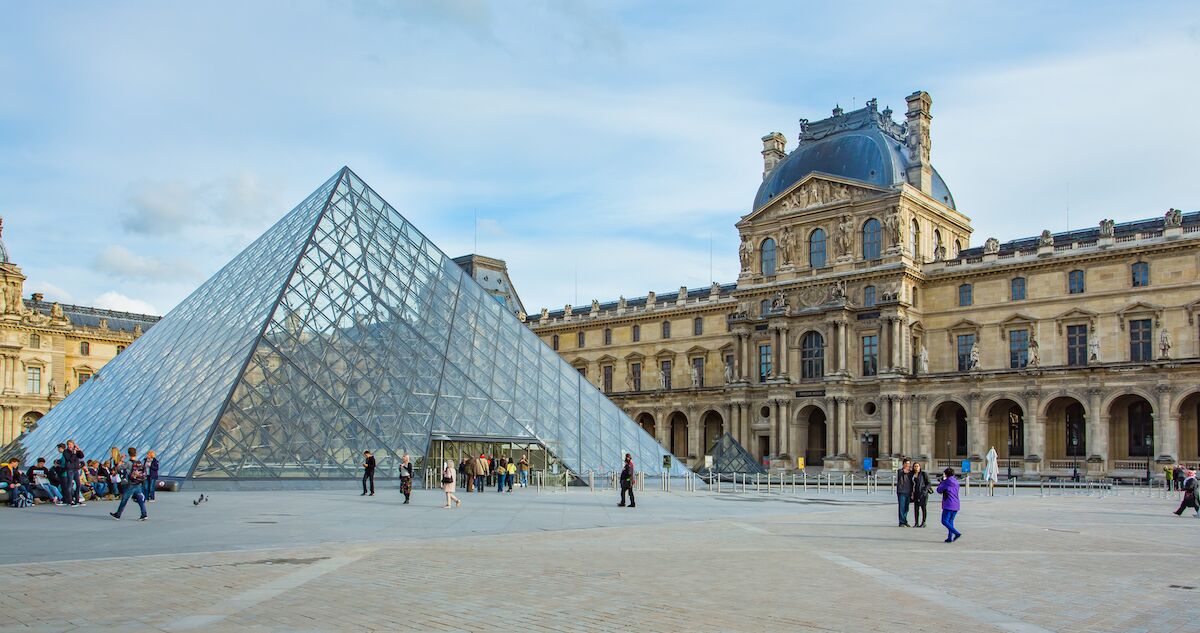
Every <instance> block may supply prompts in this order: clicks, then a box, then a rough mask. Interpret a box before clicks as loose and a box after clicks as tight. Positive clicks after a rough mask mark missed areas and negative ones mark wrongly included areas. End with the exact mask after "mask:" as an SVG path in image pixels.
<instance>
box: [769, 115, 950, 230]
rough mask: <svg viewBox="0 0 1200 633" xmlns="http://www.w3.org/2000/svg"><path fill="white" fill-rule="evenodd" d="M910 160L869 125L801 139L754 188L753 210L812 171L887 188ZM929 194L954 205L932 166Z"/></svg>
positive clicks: (895, 183)
mask: <svg viewBox="0 0 1200 633" xmlns="http://www.w3.org/2000/svg"><path fill="white" fill-rule="evenodd" d="M852 114H856V113H852ZM910 164H911V161H910V160H909V157H908V148H906V147H905V146H904V143H903V142H901V141H899V140H897V139H895V138H893V137H892V136H889V135H887V134H884V133H883V132H882V131H881V130H880V129H879V128H878V127H875V126H873V125H867V126H864V127H863V128H861V129H857V130H853V131H849V132H835V133H832V134H830V135H828V136H825V137H824V138H820V139H806V140H801V143H800V146H799V147H797V148H796V149H795V150H793V151H792V153H791V154H789V155H788V156H787V158H784V159H783V160H782V161H780V162H779V164H778V165H776V166H775V168H774V169H772V170H771V173H770V174H768V175H767V178H766V180H764V181H763V183H762V185H761V186H760V187H759V188H758V194H757V195H756V196H755V197H754V209H753V210H758V209H760V208H762V207H763V205H766V204H767V203H769V202H770V201H771V200H772V199H774V198H775V196H777V195H779V194H780V193H783V192H784V191H787V190H788V188H790V187H791V186H792V185H794V184H796V183H797V182H800V181H801V180H803V179H804V178H805V177H806V176H808V175H809V174H812V173H815V172H820V173H825V174H829V175H831V176H840V177H842V178H850V179H853V180H860V181H862V182H865V183H868V184H871V185H875V186H877V187H882V188H885V189H891V188H894V187H898V186H900V185H901V184H903V183H904V182H906V179H905V174H906V173H907V171H908V167H909V165H910ZM932 195H933V198H934V199H936V200H938V201H940V202H941V203H942V204H945V205H946V206H948V207H950V208H951V209H953V208H955V207H954V197H953V196H951V195H950V189H949V188H947V187H946V183H945V181H943V180H942V177H941V176H940V175H939V174H938V173H937V170H936V169H934V170H933V192H932Z"/></svg>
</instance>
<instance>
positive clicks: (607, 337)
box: [604, 328, 612, 345]
mask: <svg viewBox="0 0 1200 633" xmlns="http://www.w3.org/2000/svg"><path fill="white" fill-rule="evenodd" d="M604 344H605V345H612V328H604Z"/></svg>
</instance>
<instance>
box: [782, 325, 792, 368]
mask: <svg viewBox="0 0 1200 633" xmlns="http://www.w3.org/2000/svg"><path fill="white" fill-rule="evenodd" d="M789 346H790V343H789V341H788V327H787V326H786V325H783V326H780V328H779V353H780V354H781V355H782V361H781V363H782V365H783V371H782V372H780V375H783V376H789V377H790V376H791V375H792V363H791V359H790V358H789V356H790V354H791V350H790V349H789Z"/></svg>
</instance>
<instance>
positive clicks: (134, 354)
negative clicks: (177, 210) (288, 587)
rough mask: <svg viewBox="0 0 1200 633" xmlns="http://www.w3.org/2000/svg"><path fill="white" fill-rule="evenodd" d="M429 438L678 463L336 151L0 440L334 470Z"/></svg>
mask: <svg viewBox="0 0 1200 633" xmlns="http://www.w3.org/2000/svg"><path fill="white" fill-rule="evenodd" d="M435 438H436V439H437V441H442V442H444V441H446V439H447V438H449V439H462V440H470V441H474V442H487V441H489V440H492V439H494V440H496V441H503V442H507V443H509V444H512V445H525V446H531V447H538V448H540V449H542V451H544V454H545V455H547V456H550V460H549V461H553V463H554V464H557V465H561V467H562V468H564V469H565V470H567V471H570V472H572V473H575V474H577V475H581V474H583V473H585V472H596V473H611V472H613V471H616V470H620V468H621V463H622V458H623V456H624V454H625V453H631V454H632V455H633V457H634V459H635V460H636V466H637V469H638V470H640V471H643V472H646V473H647V474H652V475H662V474H667V475H683V474H686V473H687V472H688V471H687V469H686V468H685V467H683V466H682V465H680V464H679V463H678V462H677V461H675V460H665V461H664V457H665V456H667V455H669V452H668V451H667V450H666V449H665V448H663V447H662V446H661V445H660V444H659V443H658V442H657V441H655V439H654V438H653V437H651V436H650V435H649V434H647V433H646V432H645V431H643V430H642V429H641V428H640V427H639V426H638V425H637V424H636V423H635V422H634V421H633V420H631V419H630V418H629V417H627V416H626V415H625V413H624V412H623V411H622V410H621V409H620V408H618V407H617V406H616V405H614V404H613V403H612V402H610V401H609V400H608V399H607V398H606V397H605V396H604V395H603V394H602V393H600V392H599V391H598V390H597V389H596V388H595V387H594V386H592V385H591V384H590V383H589V382H588V381H587V380H586V379H584V378H583V377H582V376H581V375H580V374H579V373H578V372H577V371H576V370H575V369H574V368H573V367H572V366H570V365H569V364H567V363H566V362H565V361H564V360H562V359H561V358H560V357H559V356H558V355H557V354H556V353H555V352H554V351H553V350H552V349H550V348H549V347H548V346H547V345H545V344H544V343H543V342H542V341H541V340H539V339H538V337H537V336H536V335H535V334H533V333H532V332H531V331H529V330H528V328H526V327H525V325H524V324H523V323H521V322H520V320H519V319H518V318H517V317H516V316H514V315H513V314H512V313H511V312H509V311H508V310H507V309H506V308H505V306H504V305H502V304H501V303H499V302H498V301H496V300H495V299H494V298H493V297H492V296H490V295H489V294H488V293H487V291H485V290H484V289H483V288H482V287H480V286H479V285H478V284H477V283H476V282H475V280H474V279H472V277H471V276H470V275H469V274H466V273H465V272H464V271H463V270H462V269H461V268H460V267H459V266H458V265H457V264H456V263H454V262H453V261H452V260H451V259H450V258H449V257H447V256H446V255H445V254H444V253H443V252H442V251H441V250H439V249H438V248H437V247H436V246H435V245H434V244H433V243H432V242H430V241H429V240H428V239H427V238H426V237H425V236H424V235H422V234H421V233H420V232H419V231H418V230H417V229H416V228H415V227H414V226H413V225H412V224H410V223H409V222H408V221H407V220H405V218H404V217H403V216H402V215H401V214H400V213H399V212H398V211H397V210H396V209H395V208H393V207H392V206H391V205H389V204H388V203H387V202H385V201H384V200H383V199H382V198H381V197H380V196H379V195H378V194H377V193H375V191H373V190H372V189H371V188H370V187H369V186H367V185H366V184H365V183H364V182H363V181H362V180H360V179H359V178H358V176H356V175H355V174H354V172H352V171H351V170H350V169H349V168H345V167H344V168H342V169H341V170H339V171H338V172H337V174H335V175H334V176H333V177H332V178H330V179H329V180H328V181H327V182H326V183H325V184H324V185H322V186H321V187H320V188H318V189H317V190H316V191H315V192H313V194H312V195H310V196H309V197H308V198H307V199H306V200H304V201H303V202H301V203H300V204H299V205H298V206H297V207H296V208H295V209H293V210H292V211H291V212H289V213H288V214H287V215H285V216H284V217H283V218H282V219H281V220H279V222H278V223H276V224H275V225H274V226H273V227H271V228H270V229H269V230H268V231H267V232H266V233H265V234H263V235H262V236H261V237H259V238H258V239H257V240H256V241H254V242H253V243H252V244H251V245H250V246H249V247H247V248H246V249H245V250H244V251H242V252H241V253H240V254H239V255H237V256H236V257H235V258H234V259H233V260H232V261H230V262H229V263H228V264H227V265H226V266H225V267H224V268H222V269H221V270H220V271H218V272H217V273H216V274H215V275H214V276H213V277H212V278H210V279H209V280H208V281H206V282H205V283H204V284H203V285H202V286H200V288H198V289H197V290H196V291H195V292H193V293H192V294H191V295H190V296H188V297H187V298H186V299H185V300H184V301H183V302H181V303H180V304H179V305H178V306H177V307H176V308H175V309H174V310H172V311H171V312H170V313H169V314H168V315H167V316H166V317H164V318H163V320H162V321H161V322H159V323H158V324H157V325H156V326H155V327H154V328H153V329H152V330H150V331H149V332H148V333H147V334H146V335H145V336H143V337H142V338H141V339H139V340H138V341H137V342H136V343H135V344H134V345H132V346H130V347H129V349H128V350H126V351H125V352H124V353H122V354H121V355H120V356H119V357H117V358H116V359H115V360H113V361H112V362H111V363H109V364H108V365H106V366H105V367H104V368H103V370H102V371H101V372H100V373H99V374H97V376H96V377H95V378H94V379H93V380H90V381H88V382H87V383H86V384H84V385H82V386H81V387H80V388H79V389H77V390H76V391H75V392H74V393H72V394H71V395H70V397H68V398H66V399H65V400H64V401H63V402H62V403H61V404H59V405H58V406H57V407H55V408H54V409H53V410H51V412H50V413H49V414H48V415H46V416H45V417H44V418H43V419H42V420H41V421H40V422H39V424H38V426H37V428H36V429H34V430H32V431H30V432H28V433H26V434H24V435H22V436H21V437H19V438H18V439H17V440H16V441H15V442H14V443H13V444H11V445H10V446H9V447H8V449H7V452H8V453H9V454H13V455H18V456H21V457H22V458H23V460H25V462H26V463H28V460H31V459H36V458H37V457H40V456H44V457H52V456H53V455H54V454H55V446H56V445H57V444H58V443H59V442H63V441H65V440H67V439H74V440H75V441H76V443H77V444H79V445H80V446H81V447H82V448H83V449H84V451H85V452H87V453H88V454H89V455H100V454H107V452H108V450H109V448H110V447H113V446H117V447H121V448H124V447H128V446H133V447H137V448H138V449H140V450H141V451H143V452H144V451H146V450H155V451H156V452H157V454H158V456H159V461H160V464H161V466H160V477H162V478H164V479H177V480H214V481H218V480H274V481H283V480H336V479H357V478H358V476H359V474H360V473H361V469H360V464H361V462H362V452H363V451H364V450H371V451H372V452H373V453H374V454H375V456H376V458H377V460H378V461H379V467H380V469H381V470H382V471H383V472H387V473H394V472H396V465H397V464H398V462H399V459H400V456H401V455H403V454H406V453H407V454H409V455H412V456H413V457H414V458H417V459H418V460H421V459H422V458H424V457H425V456H431V457H438V455H436V454H434V453H432V452H431V447H432V445H433V442H434V441H435ZM445 457H446V458H447V459H450V458H451V456H450V455H446V456H445ZM454 457H457V455H456V456H454ZM664 463H666V464H668V465H665V466H664Z"/></svg>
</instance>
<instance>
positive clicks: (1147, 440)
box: [1143, 433, 1154, 488]
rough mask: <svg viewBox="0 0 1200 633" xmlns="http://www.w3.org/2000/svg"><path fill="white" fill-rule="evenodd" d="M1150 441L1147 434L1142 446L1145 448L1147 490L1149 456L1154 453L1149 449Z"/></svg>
mask: <svg viewBox="0 0 1200 633" xmlns="http://www.w3.org/2000/svg"><path fill="white" fill-rule="evenodd" d="M1150 441H1151V437H1150V434H1149V433H1147V434H1146V441H1145V443H1144V444H1143V446H1145V447H1146V487H1147V488H1149V487H1150V454H1151V453H1153V452H1154V450H1153V449H1151V448H1150Z"/></svg>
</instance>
